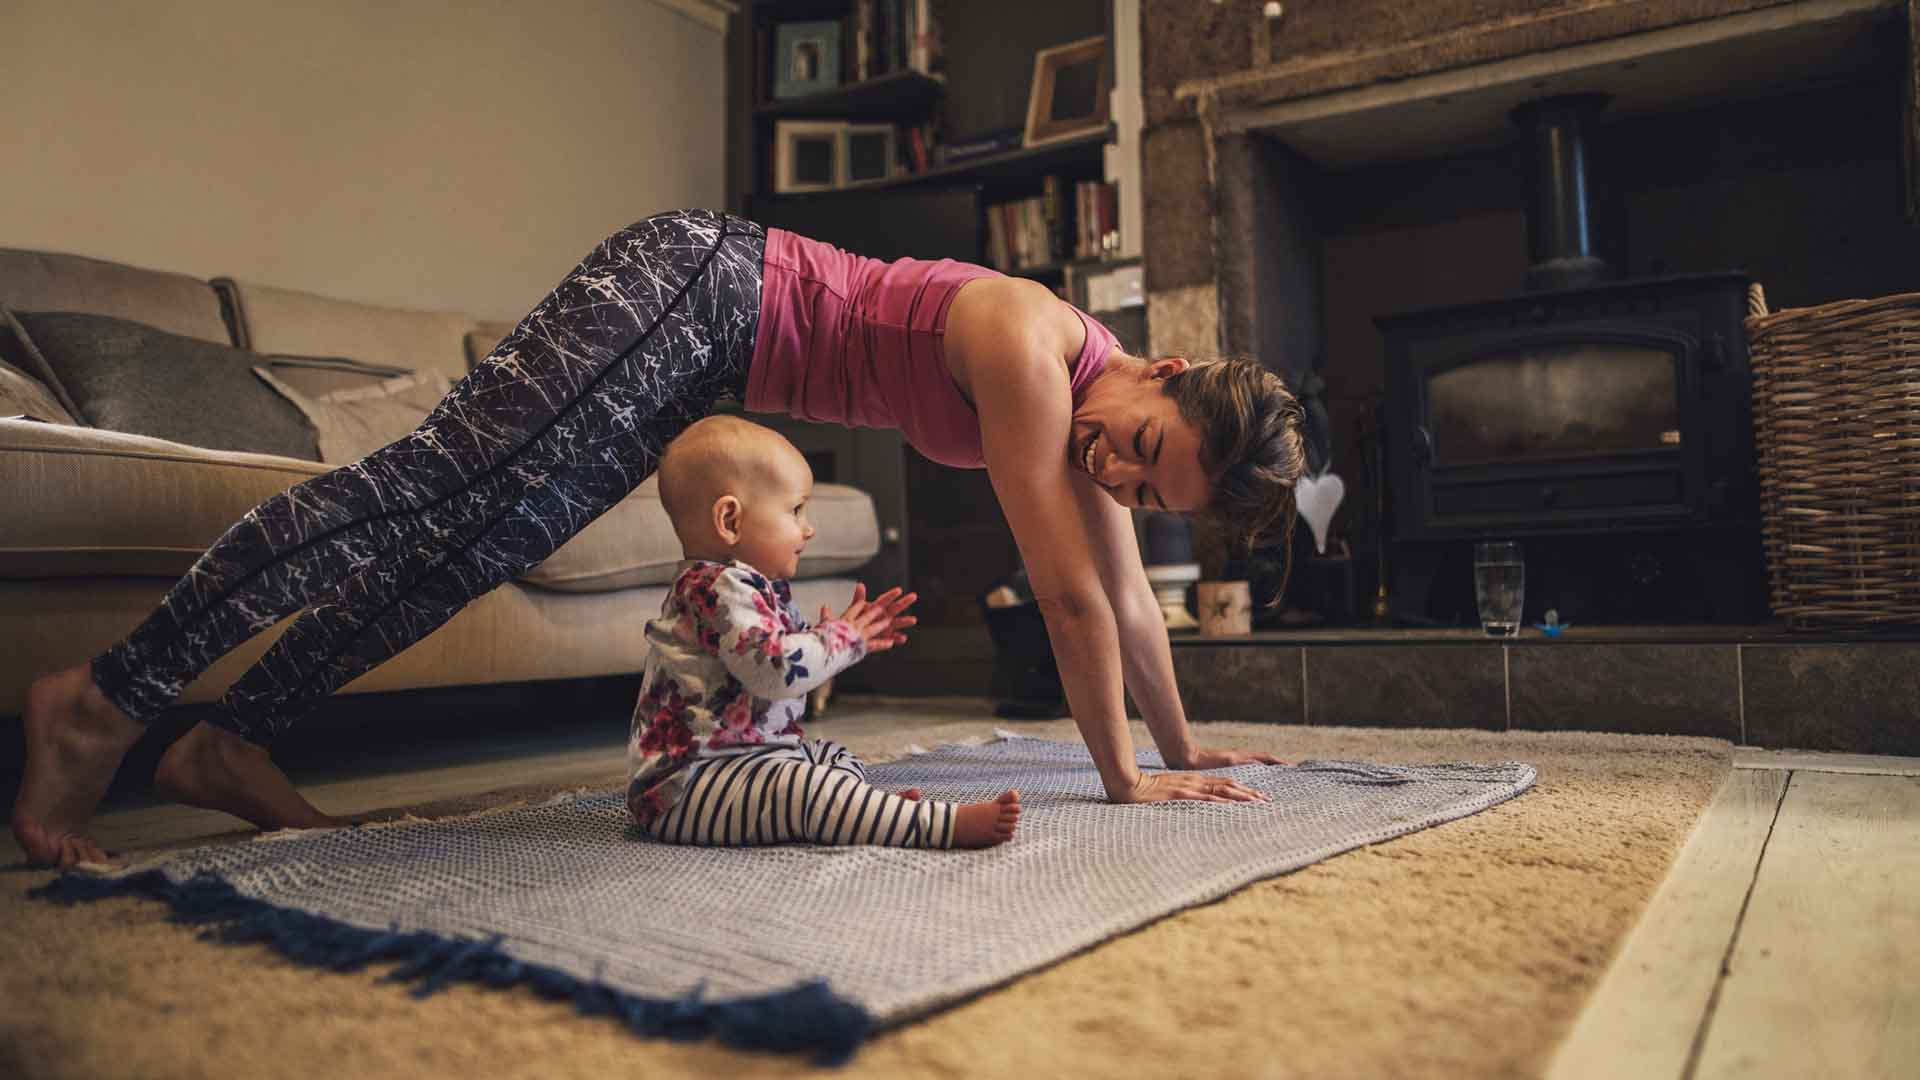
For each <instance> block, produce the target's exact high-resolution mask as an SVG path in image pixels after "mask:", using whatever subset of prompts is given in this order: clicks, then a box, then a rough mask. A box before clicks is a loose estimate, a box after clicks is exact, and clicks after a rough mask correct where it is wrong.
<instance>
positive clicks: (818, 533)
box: [520, 477, 880, 592]
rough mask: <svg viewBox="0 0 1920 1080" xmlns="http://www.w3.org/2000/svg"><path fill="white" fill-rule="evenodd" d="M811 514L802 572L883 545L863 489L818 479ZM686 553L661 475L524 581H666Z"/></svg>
mask: <svg viewBox="0 0 1920 1080" xmlns="http://www.w3.org/2000/svg"><path fill="white" fill-rule="evenodd" d="M807 520H809V521H811V522H813V527H814V530H815V534H814V537H813V540H812V541H811V542H810V543H808V544H807V550H806V553H805V554H804V555H802V556H801V557H800V571H799V574H798V576H799V577H802V578H812V577H823V576H827V575H831V574H840V573H845V572H847V571H849V570H853V569H856V568H858V567H860V566H864V565H865V564H866V563H867V562H868V561H869V560H871V559H872V558H873V557H874V555H876V554H878V553H879V551H880V519H879V517H878V516H877V515H876V514H875V513H874V509H873V499H872V498H871V497H870V496H868V495H867V493H866V492H864V491H861V490H859V489H858V488H851V487H845V486H843V485H840V484H818V485H816V486H815V487H814V489H813V500H812V501H811V502H809V503H808V504H807ZM680 557H681V556H680V540H679V538H678V537H676V536H674V534H673V523H672V522H671V521H670V520H668V518H667V511H666V509H665V508H664V507H662V506H661V505H660V481H659V478H658V477H648V478H647V480H646V481H645V482H644V483H642V484H641V485H640V486H639V487H638V488H636V489H634V491H633V493H632V494H631V495H628V496H627V497H626V498H625V499H622V500H621V501H620V503H619V504H618V505H616V506H615V507H614V508H613V509H611V510H609V511H607V512H606V513H605V514H602V515H600V517H599V518H597V519H595V520H594V521H593V523H592V524H589V525H588V526H587V527H586V528H584V529H582V530H580V534H579V535H578V536H575V537H574V538H573V539H572V540H569V541H567V543H566V546H564V547H562V548H561V549H560V550H559V551H556V552H554V553H553V555H552V556H551V557H549V558H548V559H547V561H546V562H543V563H541V564H540V565H539V566H536V567H534V568H533V569H532V570H529V571H528V572H527V573H525V574H523V575H521V578H520V580H522V581H524V582H526V583H527V584H529V585H537V586H539V587H541V588H543V589H553V590H555V591H558V592H601V591H604V590H607V589H625V588H631V587H633V586H636V585H665V584H667V583H669V582H671V581H672V580H673V572H674V568H675V567H676V566H677V565H678V564H679V562H680Z"/></svg>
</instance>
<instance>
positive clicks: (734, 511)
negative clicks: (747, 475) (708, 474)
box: [713, 495, 741, 544]
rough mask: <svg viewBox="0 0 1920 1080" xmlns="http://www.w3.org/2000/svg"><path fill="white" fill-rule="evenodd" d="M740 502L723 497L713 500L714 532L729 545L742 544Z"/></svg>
mask: <svg viewBox="0 0 1920 1080" xmlns="http://www.w3.org/2000/svg"><path fill="white" fill-rule="evenodd" d="M740 513H741V507H740V500H739V498H738V497H736V496H733V495H722V496H720V497H719V498H717V499H715V500H713V531H714V532H715V533H716V534H717V535H718V536H719V537H720V539H721V540H723V541H725V542H726V543H728V544H737V543H739V542H740Z"/></svg>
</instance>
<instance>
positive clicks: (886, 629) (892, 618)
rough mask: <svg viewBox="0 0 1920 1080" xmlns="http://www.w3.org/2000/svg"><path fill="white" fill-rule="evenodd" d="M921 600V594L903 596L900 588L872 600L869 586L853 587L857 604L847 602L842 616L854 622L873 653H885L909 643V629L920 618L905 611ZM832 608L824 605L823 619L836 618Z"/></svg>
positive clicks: (856, 629) (821, 613)
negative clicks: (907, 632)
mask: <svg viewBox="0 0 1920 1080" xmlns="http://www.w3.org/2000/svg"><path fill="white" fill-rule="evenodd" d="M918 599H920V594H919V593H907V594H906V595H904V596H902V595H901V594H900V590H899V589H897V588H894V589H888V590H887V591H886V592H883V593H881V594H880V595H879V596H876V597H874V598H873V599H872V600H869V599H867V587H866V586H865V585H855V586H854V587H853V603H851V604H848V605H847V610H846V611H844V612H842V613H841V615H840V618H841V619H843V620H844V621H846V622H848V623H851V624H853V628H854V630H855V631H857V632H858V633H859V634H860V636H861V637H863V638H865V639H866V641H867V651H868V652H870V653H875V652H885V651H886V650H888V649H891V648H893V647H894V646H895V645H905V644H906V643H907V635H906V630H907V628H908V627H909V626H912V625H914V624H915V623H918V622H919V621H920V620H919V619H916V618H914V617H913V616H911V615H903V614H901V613H902V612H904V611H906V610H907V608H909V607H911V606H913V602H914V601H915V600H918ZM831 612H832V609H830V608H825V607H823V608H821V609H820V619H821V621H822V622H824V621H826V620H827V619H830V618H832V617H833V616H832V613H831Z"/></svg>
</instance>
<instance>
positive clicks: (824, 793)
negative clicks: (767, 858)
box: [644, 739, 957, 848]
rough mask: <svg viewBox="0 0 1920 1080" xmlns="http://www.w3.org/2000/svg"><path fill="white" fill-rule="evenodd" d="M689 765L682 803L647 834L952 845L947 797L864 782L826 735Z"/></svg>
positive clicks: (853, 761)
mask: <svg viewBox="0 0 1920 1080" xmlns="http://www.w3.org/2000/svg"><path fill="white" fill-rule="evenodd" d="M688 768H689V769H693V770H696V771H695V773H694V775H693V776H692V777H690V778H689V779H688V781H687V785H686V788H685V790H684V793H683V794H682V795H681V796H680V799H679V801H678V802H676V803H674V804H673V805H672V806H671V807H669V808H668V809H667V812H666V813H664V814H662V815H660V817H659V818H658V819H657V820H655V821H654V823H653V824H652V825H651V826H650V827H648V828H646V829H645V830H644V831H645V833H646V835H648V836H651V837H653V838H654V839H656V840H665V841H667V842H669V843H674V844H701V845H708V846H715V847H744V846H747V845H751V844H780V843H787V842H790V841H806V842H811V843H815V844H877V845H881V846H886V847H915V848H950V847H952V846H953V824H954V816H953V815H954V811H955V810H956V809H957V808H956V807H955V806H954V805H953V804H952V803H944V802H932V801H929V800H927V799H920V800H918V801H916V800H913V799H903V798H901V797H900V796H898V795H894V794H891V793H889V792H885V791H881V790H880V789H879V788H876V787H874V786H872V785H871V784H869V783H867V771H866V769H865V768H863V767H862V766H861V764H860V761H859V759H858V758H856V757H854V756H853V753H852V752H851V751H849V750H848V749H847V748H846V747H844V746H841V745H840V744H839V743H836V742H832V741H830V740H827V739H814V740H810V741H808V742H803V743H801V744H800V745H799V746H774V747H768V748H766V749H764V750H758V751H751V752H748V753H745V754H740V755H737V756H732V757H722V758H707V759H704V760H701V761H697V762H695V763H694V764H692V765H690V766H688Z"/></svg>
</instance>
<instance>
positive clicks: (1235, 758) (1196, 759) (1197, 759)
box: [1179, 747, 1293, 770]
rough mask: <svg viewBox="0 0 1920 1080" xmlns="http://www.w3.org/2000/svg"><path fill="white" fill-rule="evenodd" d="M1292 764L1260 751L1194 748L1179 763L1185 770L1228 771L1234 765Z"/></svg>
mask: <svg viewBox="0 0 1920 1080" xmlns="http://www.w3.org/2000/svg"><path fill="white" fill-rule="evenodd" d="M1291 764H1293V762H1291V761H1288V760H1287V759H1285V758H1282V757H1276V756H1274V755H1273V754H1269V753H1265V752H1263V751H1260V750H1205V749H1201V748H1199V747H1195V748H1194V751H1193V756H1192V757H1191V758H1188V759H1187V760H1186V761H1183V762H1180V763H1179V765H1180V767H1181V768H1186V769H1200V770H1205V769H1230V768H1232V767H1233V766H1235V765H1291Z"/></svg>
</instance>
